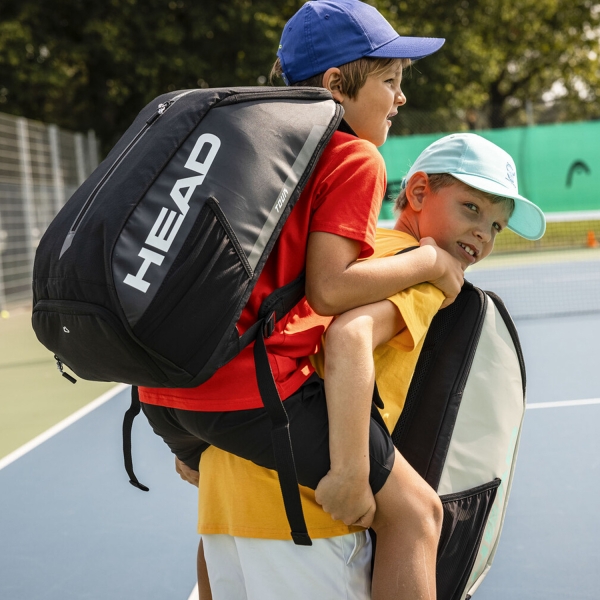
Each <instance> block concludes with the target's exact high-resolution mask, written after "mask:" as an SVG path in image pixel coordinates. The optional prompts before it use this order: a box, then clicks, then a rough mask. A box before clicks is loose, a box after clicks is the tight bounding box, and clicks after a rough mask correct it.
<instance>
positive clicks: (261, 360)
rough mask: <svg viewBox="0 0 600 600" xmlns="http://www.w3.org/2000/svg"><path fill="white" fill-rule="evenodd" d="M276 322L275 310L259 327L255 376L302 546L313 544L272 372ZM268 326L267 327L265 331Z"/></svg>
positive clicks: (295, 536)
mask: <svg viewBox="0 0 600 600" xmlns="http://www.w3.org/2000/svg"><path fill="white" fill-rule="evenodd" d="M274 323H275V314H274V313H273V314H271V316H270V317H268V318H267V319H266V320H265V323H264V327H261V328H260V330H259V332H258V336H257V338H256V342H255V344H254V361H255V363H256V378H257V380H258V389H259V391H260V395H261V396H262V400H263V403H264V405H265V409H266V411H267V413H268V415H269V417H270V418H271V422H272V424H273V428H272V430H271V439H272V442H273V452H274V453H275V465H276V467H277V473H278V475H279V484H280V486H281V494H282V496H283V505H284V507H285V514H286V515H287V519H288V522H289V524H290V527H291V535H292V539H293V540H294V543H295V544H297V545H299V546H312V542H311V540H310V537H309V535H308V530H307V528H306V521H305V520H304V513H303V512H302V503H301V501H300V489H299V488H298V477H297V475H296V465H295V463H294V453H293V450H292V440H291V437H290V423H289V421H288V416H287V413H286V411H285V408H284V406H283V402H281V399H280V397H279V392H278V391H277V386H276V385H275V381H274V379H273V372H272V371H271V365H270V364H269V358H268V356H267V348H266V346H265V334H266V336H267V337H268V336H269V335H270V333H271V332H272V328H273V326H274ZM265 329H267V331H266V332H265Z"/></svg>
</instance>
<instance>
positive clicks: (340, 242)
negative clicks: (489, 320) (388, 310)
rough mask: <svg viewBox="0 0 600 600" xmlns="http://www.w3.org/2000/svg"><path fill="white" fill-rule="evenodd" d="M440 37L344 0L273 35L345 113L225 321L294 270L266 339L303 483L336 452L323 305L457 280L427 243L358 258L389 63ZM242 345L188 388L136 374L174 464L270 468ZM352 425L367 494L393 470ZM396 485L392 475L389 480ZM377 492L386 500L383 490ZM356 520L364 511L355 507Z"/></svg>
mask: <svg viewBox="0 0 600 600" xmlns="http://www.w3.org/2000/svg"><path fill="white" fill-rule="evenodd" d="M442 44H443V40H440V39H435V38H406V37H400V36H398V34H397V33H396V32H395V31H394V30H393V29H392V28H391V26H390V25H389V24H388V23H387V21H385V19H384V18H383V17H382V16H381V15H380V14H379V13H378V12H377V11H376V10H375V9H374V8H373V7H371V6H369V5H367V4H364V3H362V2H359V1H357V0H338V1H336V2H333V1H326V0H321V1H319V2H307V3H306V4H305V5H304V6H303V7H302V8H301V9H300V10H299V11H298V13H296V15H295V16H294V17H293V18H292V19H291V20H290V22H288V24H287V25H286V28H285V29H284V32H283V35H282V40H281V45H280V49H279V52H278V56H279V61H278V63H276V70H277V69H278V70H279V72H280V73H281V75H282V77H283V78H284V79H285V81H286V83H288V84H296V85H298V84H300V85H317V86H320V87H324V88H326V89H328V90H329V91H330V92H331V94H332V96H333V98H334V100H336V101H337V102H339V103H340V104H341V105H342V106H343V107H344V110H345V127H344V128H342V129H341V130H340V131H337V132H336V133H335V134H334V136H333V138H332V140H331V142H330V143H329V144H328V146H327V148H326V149H325V151H324V153H323V155H322V157H321V159H320V161H319V163H318V165H317V167H316V169H315V171H314V173H313V175H312V176H311V178H310V180H309V182H308V184H307V186H306V187H305V189H304V191H303V193H302V195H301V197H300V199H299V200H298V202H297V204H296V206H295V207H294V210H293V211H292V213H291V215H290V217H289V219H288V221H287V222H286V224H285V226H284V228H283V229H282V232H281V234H280V237H279V239H278V242H277V244H276V245H275V248H274V250H273V252H272V253H271V255H270V257H269V259H268V261H267V263H266V265H265V268H264V270H263V272H262V274H261V276H260V278H259V281H258V284H257V286H256V288H255V290H254V291H253V293H252V295H251V297H250V300H249V302H248V304H247V306H246V307H245V309H244V311H243V313H242V316H241V318H240V321H239V323H238V329H239V331H240V333H243V332H244V331H245V330H246V329H247V328H248V327H249V326H250V325H251V324H253V323H254V322H256V321H257V318H258V309H259V307H260V305H261V303H262V301H263V300H264V298H266V297H267V296H268V295H269V294H270V293H271V292H272V291H274V290H275V289H278V288H280V287H283V286H284V285H286V284H288V283H290V282H291V281H294V280H295V279H296V278H297V277H298V276H299V275H300V274H301V273H302V272H303V271H305V273H306V298H304V299H303V300H302V301H301V302H299V303H298V304H297V305H296V306H295V307H294V309H292V311H291V312H290V313H289V314H288V315H286V317H284V318H283V319H281V321H279V322H278V323H277V324H276V326H275V331H274V333H273V335H271V336H270V337H269V338H268V340H267V341H266V346H267V351H268V357H269V363H270V367H271V370H272V372H273V375H274V380H275V384H276V387H277V390H278V392H279V395H280V397H281V399H282V400H283V401H284V406H285V409H286V411H287V413H288V417H289V422H290V426H289V432H290V437H291V442H292V446H293V449H294V458H295V463H296V465H295V466H296V470H297V475H298V481H299V482H300V483H301V484H304V485H308V486H310V487H312V488H313V489H314V488H315V487H316V486H317V484H318V483H319V481H320V480H321V479H322V478H323V477H324V476H325V475H326V474H327V473H328V471H330V469H331V470H335V468H336V462H335V461H336V459H337V458H336V457H332V460H331V461H330V456H329V439H328V431H329V425H328V420H327V407H326V403H325V399H324V392H323V382H322V381H321V380H320V379H319V378H318V377H317V376H316V375H315V374H314V370H313V368H312V366H311V365H310V362H309V360H308V358H307V357H308V356H309V355H311V354H314V353H315V352H316V351H317V349H318V347H319V344H320V338H321V334H322V333H323V331H324V330H325V328H326V327H327V326H328V325H329V323H330V321H331V318H332V317H333V315H336V314H340V313H342V312H345V311H347V310H349V309H352V308H355V307H357V306H362V305H365V304H369V303H373V302H377V301H380V300H383V299H385V298H387V297H389V296H390V295H392V294H394V293H396V292H397V291H399V290H402V289H405V288H407V287H410V286H412V285H415V284H417V283H421V282H425V281H429V282H431V283H434V284H435V285H436V286H438V287H439V288H440V289H441V290H442V291H443V292H444V294H445V295H446V297H447V302H448V303H449V302H451V301H452V300H453V298H454V297H455V296H456V295H457V294H458V292H459V290H460V287H461V285H462V281H463V274H462V269H461V267H460V264H459V263H458V261H456V260H455V259H454V258H452V257H451V256H450V255H449V254H447V253H446V252H444V251H443V250H441V249H439V248H438V247H437V246H436V245H435V244H433V243H432V244H431V245H424V246H422V247H421V248H419V249H418V250H416V251H414V252H411V253H409V254H406V255H400V256H394V257H387V258H384V259H373V260H369V261H358V259H360V258H365V257H368V256H370V255H371V254H372V253H373V246H374V234H375V226H376V221H377V215H378V213H379V208H380V204H381V199H382V198H383V195H384V190H385V165H384V162H383V159H382V158H381V156H380V155H379V153H378V152H377V149H376V146H380V145H381V144H383V143H384V141H385V139H386V137H387V132H388V130H389V127H390V125H391V123H390V118H392V117H393V116H394V115H395V114H396V112H397V109H398V107H400V106H402V105H403V104H404V103H405V102H406V98H405V97H404V94H403V93H402V91H401V88H400V83H401V78H402V68H403V66H405V65H406V64H407V63H408V62H409V60H411V59H412V60H414V59H417V58H422V57H424V56H427V55H428V54H431V53H432V52H435V51H436V50H437V49H439V48H440V47H441V45H442ZM199 343H200V341H199ZM252 346H253V345H250V346H249V347H247V348H246V349H245V350H244V351H242V352H241V353H240V354H239V355H238V356H237V357H236V358H235V359H233V360H232V361H231V362H230V363H228V364H227V365H225V366H224V367H222V368H221V369H219V371H217V373H215V375H214V376H213V377H212V378H211V379H210V380H209V381H207V382H206V383H204V384H202V385H201V386H199V387H197V388H193V389H176V390H174V389H148V388H140V400H141V401H142V403H143V409H144V412H145V414H146V416H147V417H148V419H149V421H150V423H151V425H152V427H153V429H154V430H155V431H156V433H157V434H159V435H160V436H161V437H163V439H164V440H165V442H166V443H167V444H168V445H169V447H170V448H171V450H172V451H173V453H174V454H175V455H176V456H177V458H178V459H179V461H181V463H182V464H183V465H186V466H187V468H189V469H192V470H197V468H198V464H199V458H200V455H201V453H202V451H203V450H204V449H205V448H206V447H207V446H208V445H210V444H212V445H214V446H217V447H219V448H221V449H223V450H227V451H229V452H232V453H234V454H237V455H238V456H241V457H243V458H246V459H249V460H252V461H253V462H255V463H257V464H259V465H261V466H266V467H268V468H271V469H274V468H275V454H274V451H273V446H272V443H271V435H270V434H271V427H272V424H271V421H270V419H269V417H268V415H267V413H266V411H265V409H264V407H263V401H262V399H261V395H260V393H259V390H258V385H257V379H256V366H255V363H254V355H253V347H252ZM365 427H366V428H369V427H370V445H369V450H370V458H369V483H370V486H371V490H372V492H373V494H374V495H375V498H376V500H378V499H379V498H380V497H382V496H380V494H384V492H385V489H386V485H385V484H386V482H387V481H388V479H389V478H390V476H391V477H392V478H394V477H395V476H394V448H393V444H392V442H391V438H390V437H389V434H388V433H387V432H386V431H385V427H383V426H382V424H381V423H379V422H378V421H377V420H376V419H375V418H371V422H370V425H369V423H367V422H365ZM399 485H400V483H399V482H398V481H396V483H395V484H394V488H396V487H398V486H399ZM388 487H389V486H388ZM400 487H401V485H400ZM403 493H410V490H405V491H404V492H403ZM388 504H389V506H391V507H393V501H392V502H390V503H388ZM429 509H430V510H429ZM333 510H335V507H333V508H332V511H333ZM429 513H431V514H429ZM392 515H393V509H392V510H391V511H390V514H389V517H390V518H389V519H385V518H382V517H383V516H384V515H380V517H379V518H378V519H377V521H376V522H377V524H378V525H380V527H378V529H377V533H378V535H380V536H384V537H385V536H386V535H397V534H398V530H397V524H396V523H393V522H392V521H393V518H392ZM421 516H422V517H423V518H424V519H426V520H428V521H430V522H431V524H432V525H431V527H428V528H427V533H426V536H427V537H428V543H427V544H426V547H427V552H428V553H429V554H431V556H429V557H427V560H420V557H419V560H418V561H417V560H415V561H414V569H413V570H414V574H413V575H414V580H415V585H416V588H418V589H419V594H422V595H423V597H426V596H427V595H429V597H431V598H433V597H434V596H435V588H434V587H433V588H432V585H434V581H435V578H434V577H433V573H428V571H430V569H429V568H427V569H426V571H427V572H425V577H424V576H423V567H422V565H423V563H425V564H427V565H431V564H434V562H435V560H434V559H435V548H436V546H437V539H438V536H439V527H440V524H441V507H439V506H438V505H437V504H435V502H434V501H432V502H431V503H430V504H429V505H428V507H427V514H426V515H421ZM367 518H368V519H369V520H370V519H371V518H372V514H371V513H369V516H368V517H367ZM357 524H359V525H368V524H369V523H367V522H363V521H361V519H360V518H359V519H358V520H357ZM429 538H430V539H429ZM421 547H422V545H419V548H421ZM398 558H399V559H400V560H401V559H402V557H398ZM376 560H377V559H376ZM383 577H385V573H383ZM397 586H398V582H393V581H390V582H385V581H384V582H383V583H382V585H380V586H379V587H378V589H380V590H382V593H381V594H380V595H379V596H378V597H379V598H387V597H390V598H391V597H394V598H403V597H405V596H402V593H403V592H402V590H398V589H397ZM414 589H415V587H413V588H412V590H414ZM432 590H433V591H432ZM411 593H412V592H411ZM406 597H408V596H406ZM414 597H415V596H411V598H414Z"/></svg>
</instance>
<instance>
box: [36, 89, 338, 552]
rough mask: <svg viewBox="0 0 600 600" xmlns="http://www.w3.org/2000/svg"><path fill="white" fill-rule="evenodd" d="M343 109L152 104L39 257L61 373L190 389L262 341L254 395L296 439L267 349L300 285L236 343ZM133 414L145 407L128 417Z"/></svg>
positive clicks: (185, 97)
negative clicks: (65, 369)
mask: <svg viewBox="0 0 600 600" xmlns="http://www.w3.org/2000/svg"><path fill="white" fill-rule="evenodd" d="M342 114H343V110H342V108H341V107H340V106H339V105H337V104H336V103H335V102H334V101H333V100H332V98H331V95H330V94H329V93H328V92H327V91H325V90H323V89H318V88H231V89H196V90H186V91H180V92H173V93H169V94H165V95H163V96H160V97H159V98H157V99H156V100H154V101H153V102H151V103H150V104H148V105H147V106H146V107H145V108H144V109H143V110H142V111H141V112H140V114H139V115H138V117H137V118H136V119H135V121H134V123H133V124H132V125H131V127H130V128H129V129H128V130H127V132H126V133H125V134H124V135H123V137H122V138H121V139H120V140H119V142H118V143H117V144H116V146H115V147H114V148H113V149H112V150H111V152H110V153H109V155H108V157H107V158H106V159H105V160H104V161H103V162H102V164H100V166H99V167H98V168H97V169H96V170H95V171H94V172H93V173H92V175H91V176H90V177H89V178H88V179H87V181H85V182H84V183H83V185H82V186H81V187H80V188H79V189H78V190H77V191H76V192H75V194H74V195H73V196H72V197H71V199H70V200H69V201H68V202H67V203H66V205H65V206H64V207H63V208H62V210H61V211H60V212H59V214H58V215H57V216H56V218H55V219H54V221H53V222H52V223H51V224H50V226H49V227H48V230H47V231H46V233H45V234H44V236H43V238H42V240H41V242H40V244H39V247H38V249H37V253H36V258H35V264H34V274H33V301H34V307H33V328H34V330H35V333H36V335H37V337H38V339H39V340H40V342H42V344H44V346H46V347H47V348H48V349H49V350H50V351H51V352H53V353H54V355H55V358H56V360H57V362H58V366H59V369H61V371H62V365H63V363H64V364H65V365H68V367H69V368H70V369H72V370H73V371H74V372H75V373H76V374H77V375H78V376H79V377H82V378H83V379H90V380H96V381H115V382H123V383H129V384H132V385H133V386H139V385H142V386H148V387H176V388H182V387H195V386H198V385H200V384H201V383H203V382H205V381H206V380H208V379H209V378H210V377H211V375H212V374H213V373H214V372H215V371H216V370H217V369H218V368H219V367H221V366H222V365H224V364H225V363H227V362H228V361H229V360H231V359H232V358H233V357H234V356H236V355H237V354H238V353H239V352H240V351H241V350H242V348H244V347H245V346H246V345H247V344H248V343H250V342H251V341H253V340H254V339H258V342H257V344H256V348H255V354H256V353H259V354H260V356H259V355H257V369H258V370H259V371H258V375H259V387H260V389H261V393H262V395H263V400H264V401H265V405H266V406H267V409H268V408H269V404H268V403H269V402H270V403H271V405H272V406H273V408H272V410H273V413H272V417H273V420H274V422H275V423H276V427H275V429H279V430H281V435H282V436H283V439H284V441H285V437H286V435H287V429H286V426H287V418H286V416H285V411H284V410H283V408H282V405H281V402H280V401H279V398H278V395H277V390H276V388H275V384H274V382H273V379H272V376H271V374H270V368H269V363H268V360H267V358H266V350H265V348H264V341H263V338H264V337H265V336H267V337H268V335H269V334H270V332H272V328H273V325H274V323H275V321H276V320H278V319H279V318H281V317H282V316H284V314H285V313H286V312H287V311H289V310H290V309H291V308H292V306H293V305H294V304H296V302H297V301H298V300H300V299H301V297H302V296H303V294H304V288H303V281H302V280H299V281H297V282H292V284H291V285H289V286H286V288H283V289H282V290H276V291H275V292H274V294H272V296H270V297H269V298H267V300H266V301H265V303H263V307H262V309H261V312H260V315H259V316H260V319H259V321H258V322H257V323H255V324H254V325H253V326H252V327H251V328H250V329H249V330H248V331H247V332H246V333H245V334H244V335H242V336H241V337H240V336H239V335H238V332H237V329H236V323H237V321H238V319H239V317H240V314H241V312H242V309H243V308H244V306H245V305H246V302H247V301H248V298H249V296H250V294H251V292H252V290H253V288H254V285H255V284H256V281H257V279H258V277H259V275H260V273H261V271H262V268H263V266H264V264H265V262H266V260H267V257H268V255H269V253H270V251H271V249H272V248H273V245H274V244H275V241H276V240H277V237H278V235H279V233H280V231H281V228H282V227H283V224H284V222H285V220H286V218H287V216H288V215H289V214H290V212H291V210H292V208H293V207H294V204H295V203H296V201H297V199H298V197H299V196H300V193H301V191H302V189H303V187H304V185H305V183H306V181H307V180H308V178H309V177H310V175H311V173H312V171H313V169H314V167H315V165H316V163H317V161H318V159H319V157H320V155H321V153H322V151H323V149H324V148H325V146H326V145H327V143H328V141H329V140H330V138H331V136H332V135H333V132H334V131H335V130H336V129H337V127H338V125H339V124H340V122H341V119H342ZM199 341H200V343H199ZM261 353H262V354H261ZM261 365H262V366H261ZM261 368H262V370H263V371H262V375H261V372H260V369H261ZM65 376H67V377H69V376H68V375H67V374H66V373H65ZM133 396H134V400H135V396H136V388H135V387H134V394H133ZM265 396H269V397H270V398H271V399H270V400H269V398H266V397H265ZM136 411H139V401H138V402H137V407H134V406H133V405H132V409H131V410H130V412H129V416H128V418H130V419H133V416H134V415H135V414H136ZM129 429H130V426H129ZM288 440H289V436H288ZM128 443H129V440H126V442H125V445H126V464H127V461H128V458H127V456H128V452H127V445H128ZM288 446H289V441H288ZM129 455H130V448H129ZM290 460H292V457H291V449H290V451H289V457H288V460H287V463H289V461H290ZM127 466H128V472H129V471H131V472H129V474H130V477H131V480H132V483H133V484H134V485H139V486H140V487H142V488H143V486H141V484H139V482H138V481H137V479H136V478H135V475H133V472H132V470H131V469H130V467H131V463H130V460H129V464H128V465H127ZM278 467H279V465H278ZM285 468H286V469H289V468H293V460H292V462H291V467H290V466H289V464H288V465H287V466H286V467H285ZM291 487H293V486H291ZM296 488H297V486H296ZM296 495H297V496H298V497H297V498H296V501H295V502H296V505H297V506H296V508H295V509H294V510H296V512H298V510H299V514H300V518H301V521H299V522H298V523H299V524H298V525H297V526H296V527H294V526H292V529H295V530H296V532H298V530H302V524H303V517H302V511H301V505H300V500H299V495H298V491H297V489H296ZM305 534H306V528H305V526H304V532H302V531H300V534H299V536H300V537H299V539H300V540H301V543H310V540H309V539H308V535H307V534H306V535H305ZM303 535H305V538H304V537H302V536H303Z"/></svg>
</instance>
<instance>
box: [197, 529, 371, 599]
mask: <svg viewBox="0 0 600 600" xmlns="http://www.w3.org/2000/svg"><path fill="white" fill-rule="evenodd" d="M202 540H203V544H204V555H205V558H206V564H207V567H208V577H209V580H210V586H211V590H212V597H213V600H307V599H310V600H370V598H371V555H372V544H371V538H370V536H369V534H368V532H367V531H361V532H358V533H350V534H348V535H343V536H339V537H334V538H328V539H316V540H315V539H313V540H312V543H313V545H312V546H296V545H295V544H294V543H293V542H292V541H291V540H290V541H287V540H262V539H255V538H243V537H233V536H230V535H203V536H202Z"/></svg>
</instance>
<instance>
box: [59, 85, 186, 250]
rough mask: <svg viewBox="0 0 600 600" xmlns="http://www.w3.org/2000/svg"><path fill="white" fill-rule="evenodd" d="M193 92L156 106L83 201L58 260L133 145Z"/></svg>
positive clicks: (183, 93)
mask: <svg viewBox="0 0 600 600" xmlns="http://www.w3.org/2000/svg"><path fill="white" fill-rule="evenodd" d="M195 91H196V90H186V91H185V92H182V93H181V94H178V95H177V96H175V97H174V98H171V99H170V100H167V101H166V102H162V103H161V104H159V105H158V106H157V108H156V112H155V113H153V114H152V115H151V116H150V117H149V118H148V119H147V120H146V122H145V123H144V125H143V127H142V128H141V129H140V130H139V131H138V132H137V133H136V135H135V136H134V138H133V139H132V140H131V141H130V142H129V144H127V146H126V147H125V148H124V149H123V151H122V152H121V154H119V156H118V157H117V159H116V160H115V162H114V163H113V164H112V165H111V167H110V168H109V169H108V171H107V172H106V173H105V174H104V177H102V179H101V180H100V181H99V182H98V184H97V185H96V187H95V188H94V190H93V191H92V193H91V194H90V195H89V196H88V199H87V200H86V201H85V204H84V205H83V207H82V208H81V210H80V211H79V214H78V215H77V217H76V219H75V221H74V222H73V225H71V228H70V229H69V233H67V237H66V238H65V241H64V242H63V245H62V248H61V250H60V255H59V257H58V258H59V260H60V259H61V258H62V255H63V254H64V253H65V252H66V251H67V250H68V249H69V248H70V246H71V244H72V243H73V238H74V237H75V234H76V233H77V229H78V227H79V225H80V224H81V221H83V219H84V217H85V215H86V214H87V212H88V210H89V209H90V207H91V206H92V204H93V203H94V200H95V199H96V196H97V195H98V194H99V193H100V190H101V189H102V188H103V187H104V184H105V183H106V182H107V181H108V180H109V179H110V177H111V176H112V174H113V173H114V172H115V171H116V169H117V167H118V166H119V165H120V164H121V163H122V162H123V160H125V158H126V156H127V155H128V154H129V153H130V152H131V150H132V149H133V148H134V147H135V145H136V144H137V143H138V142H139V141H140V140H141V139H142V137H144V135H145V134H146V132H147V131H148V129H150V127H152V125H153V124H154V123H155V122H156V121H157V120H158V118H159V117H161V116H162V115H163V114H164V113H165V111H166V110H167V109H168V108H170V107H171V106H172V105H173V104H175V102H177V100H179V98H182V97H183V96H187V95H188V94H190V93H192V92H195Z"/></svg>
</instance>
